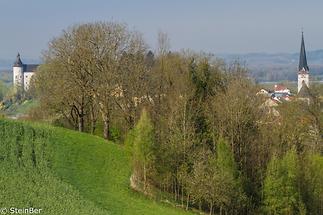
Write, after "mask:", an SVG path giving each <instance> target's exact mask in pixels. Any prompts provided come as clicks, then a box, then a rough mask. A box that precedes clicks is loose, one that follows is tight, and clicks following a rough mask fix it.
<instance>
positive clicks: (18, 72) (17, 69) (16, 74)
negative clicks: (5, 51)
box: [12, 53, 24, 88]
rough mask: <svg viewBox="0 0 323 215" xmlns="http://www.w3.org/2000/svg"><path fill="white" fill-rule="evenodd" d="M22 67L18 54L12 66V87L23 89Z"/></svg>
mask: <svg viewBox="0 0 323 215" xmlns="http://www.w3.org/2000/svg"><path fill="white" fill-rule="evenodd" d="M23 69H24V65H23V63H22V62H21V59H20V54H19V53H18V55H17V58H16V61H15V63H14V64H13V67H12V70H13V84H14V87H16V88H18V87H23V85H24V70H23Z"/></svg>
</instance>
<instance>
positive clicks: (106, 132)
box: [103, 114, 110, 140]
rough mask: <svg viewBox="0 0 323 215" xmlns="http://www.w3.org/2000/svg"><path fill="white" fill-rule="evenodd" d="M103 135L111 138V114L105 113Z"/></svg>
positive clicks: (105, 137)
mask: <svg viewBox="0 0 323 215" xmlns="http://www.w3.org/2000/svg"><path fill="white" fill-rule="evenodd" d="M103 137H104V139H106V140H108V139H109V138H110V116H109V114H104V115H103Z"/></svg>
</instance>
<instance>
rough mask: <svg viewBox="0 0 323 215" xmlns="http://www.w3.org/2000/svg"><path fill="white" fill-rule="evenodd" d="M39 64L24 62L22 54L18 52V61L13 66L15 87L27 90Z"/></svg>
mask: <svg viewBox="0 0 323 215" xmlns="http://www.w3.org/2000/svg"><path fill="white" fill-rule="evenodd" d="M38 66H39V65H38V64H23V63H22V61H21V59H20V54H19V53H18V55H17V57H16V61H15V63H14V64H13V67H12V71H13V85H14V87H15V88H16V89H17V88H20V87H21V88H22V89H24V90H25V91H27V90H28V88H29V86H30V80H31V78H32V76H33V75H34V74H35V71H36V69H37V67H38Z"/></svg>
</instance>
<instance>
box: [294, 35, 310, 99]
mask: <svg viewBox="0 0 323 215" xmlns="http://www.w3.org/2000/svg"><path fill="white" fill-rule="evenodd" d="M309 84H310V80H309V68H308V65H307V59H306V51H305V42H304V34H303V32H302V41H301V51H300V55H299V64H298V81H297V95H298V97H308V96H309V87H310V85H309Z"/></svg>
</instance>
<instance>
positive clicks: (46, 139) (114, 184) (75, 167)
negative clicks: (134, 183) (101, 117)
mask: <svg viewBox="0 0 323 215" xmlns="http://www.w3.org/2000/svg"><path fill="white" fill-rule="evenodd" d="M0 171H1V172H2V173H5V174H1V175H0V207H10V206H15V207H30V206H33V207H39V208H42V209H43V213H42V214H134V215H135V214H187V213H186V212H185V211H183V210H181V209H178V208H173V207H171V206H168V205H164V204H161V203H158V202H155V201H153V200H149V199H147V198H146V197H144V196H143V195H141V194H139V193H136V192H134V191H132V190H131V189H130V188H129V177H130V172H131V170H130V166H129V158H128V156H127V154H126V152H125V151H124V150H123V148H122V147H120V146H118V145H115V144H112V143H106V142H105V141H104V140H103V139H101V138H99V137H94V136H91V135H87V134H81V133H78V132H73V131H69V130H66V129H62V128H53V127H47V126H42V125H30V124H27V123H20V122H12V121H1V120H0Z"/></svg>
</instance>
